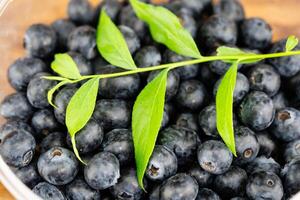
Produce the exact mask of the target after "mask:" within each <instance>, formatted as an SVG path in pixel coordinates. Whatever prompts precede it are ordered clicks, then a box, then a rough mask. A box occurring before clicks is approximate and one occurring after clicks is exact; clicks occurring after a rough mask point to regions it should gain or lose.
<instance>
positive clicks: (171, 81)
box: [147, 71, 180, 101]
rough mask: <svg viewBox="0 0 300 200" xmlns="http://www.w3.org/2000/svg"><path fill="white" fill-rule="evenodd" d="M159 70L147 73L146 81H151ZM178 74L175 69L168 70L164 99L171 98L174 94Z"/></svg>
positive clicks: (178, 79)
mask: <svg viewBox="0 0 300 200" xmlns="http://www.w3.org/2000/svg"><path fill="white" fill-rule="evenodd" d="M159 73H160V71H152V72H150V73H149V76H148V78H147V82H148V83H149V82H150V81H152V80H153V79H154V78H155V77H156V76H157V75H158V74H159ZM179 81H180V76H179V74H178V73H177V72H176V71H170V72H169V73H168V79H167V89H166V100H167V101H168V100H171V99H172V98H173V97H174V96H175V95H176V94H177V90H178V87H179Z"/></svg>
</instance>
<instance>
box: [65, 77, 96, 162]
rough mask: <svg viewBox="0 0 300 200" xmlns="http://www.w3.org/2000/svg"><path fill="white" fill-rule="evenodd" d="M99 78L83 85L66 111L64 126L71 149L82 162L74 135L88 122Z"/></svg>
mask: <svg viewBox="0 0 300 200" xmlns="http://www.w3.org/2000/svg"><path fill="white" fill-rule="evenodd" d="M98 87H99V78H93V79H90V80H89V81H87V82H86V83H84V84H83V85H82V86H81V87H80V88H79V89H78V90H77V91H76V93H75V94H74V96H73V97H72V98H71V100H70V102H69V104H68V106H67V110H66V125H67V128H68V131H69V134H70V136H71V140H72V145H73V149H74V152H75V155H76V156H77V158H78V159H79V160H80V161H81V162H83V161H82V160H81V158H80V156H79V153H78V150H77V148H76V142H75V134H76V133H77V132H78V131H80V130H81V129H82V128H83V127H84V126H85V125H86V124H87V122H88V121H89V120H90V118H91V116H92V114H93V112H94V109H95V104H96V99H97V93H98Z"/></svg>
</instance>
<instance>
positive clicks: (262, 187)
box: [246, 171, 283, 200]
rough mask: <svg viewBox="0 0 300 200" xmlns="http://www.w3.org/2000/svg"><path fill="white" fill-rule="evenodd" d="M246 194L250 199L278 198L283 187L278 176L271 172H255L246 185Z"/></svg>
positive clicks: (276, 199) (277, 199) (278, 199)
mask: <svg viewBox="0 0 300 200" xmlns="http://www.w3.org/2000/svg"><path fill="white" fill-rule="evenodd" d="M246 192H247V196H248V197H249V198H250V199H253V200H254V199H273V200H280V199H282V197H283V187H282V183H281V180H280V178H279V177H278V176H277V175H276V174H274V173H272V172H264V171H260V172H255V173H253V174H252V175H251V176H250V177H249V180H248V183H247V186H246Z"/></svg>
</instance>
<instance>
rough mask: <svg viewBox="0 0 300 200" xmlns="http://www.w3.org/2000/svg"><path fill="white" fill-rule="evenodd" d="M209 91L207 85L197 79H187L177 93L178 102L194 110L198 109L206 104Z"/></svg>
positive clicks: (181, 105) (183, 106)
mask: <svg viewBox="0 0 300 200" xmlns="http://www.w3.org/2000/svg"><path fill="white" fill-rule="evenodd" d="M206 99H207V91H206V88H205V86H204V85H203V84H202V83H201V82H200V81H197V80H187V81H184V82H182V83H181V84H180V86H179V89H178V93H177V95H176V103H177V104H178V105H179V106H180V107H182V108H187V109H189V110H192V111H197V110H199V109H200V108H201V107H203V105H204V104H205V102H206Z"/></svg>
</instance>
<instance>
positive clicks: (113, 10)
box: [94, 0, 125, 22]
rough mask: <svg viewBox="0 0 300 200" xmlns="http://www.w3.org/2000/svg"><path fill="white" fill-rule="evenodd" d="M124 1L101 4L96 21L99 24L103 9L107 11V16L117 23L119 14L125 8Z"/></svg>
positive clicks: (107, 0)
mask: <svg viewBox="0 0 300 200" xmlns="http://www.w3.org/2000/svg"><path fill="white" fill-rule="evenodd" d="M124 2H125V1H123V0H121V1H120V0H105V1H101V2H100V4H99V5H98V6H97V8H96V12H95V16H94V18H95V19H94V21H96V22H98V20H99V15H100V12H101V10H102V9H105V11H106V13H107V15H108V16H109V17H110V18H111V19H112V20H113V21H116V20H117V18H118V16H119V13H120V11H121V9H122V7H123V6H124Z"/></svg>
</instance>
